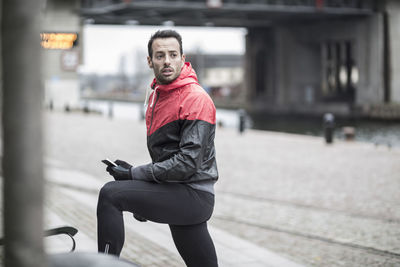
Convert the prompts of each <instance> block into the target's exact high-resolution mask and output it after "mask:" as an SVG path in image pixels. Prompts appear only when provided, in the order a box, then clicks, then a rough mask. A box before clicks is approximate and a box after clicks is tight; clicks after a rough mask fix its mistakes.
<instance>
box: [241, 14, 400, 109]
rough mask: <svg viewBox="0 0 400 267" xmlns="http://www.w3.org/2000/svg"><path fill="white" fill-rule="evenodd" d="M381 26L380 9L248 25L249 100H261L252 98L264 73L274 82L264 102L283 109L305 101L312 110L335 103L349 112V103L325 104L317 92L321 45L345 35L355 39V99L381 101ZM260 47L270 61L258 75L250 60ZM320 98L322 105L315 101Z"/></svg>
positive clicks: (356, 101) (359, 102) (303, 104)
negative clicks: (340, 16) (338, 16)
mask: <svg viewBox="0 0 400 267" xmlns="http://www.w3.org/2000/svg"><path fill="white" fill-rule="evenodd" d="M399 28H400V27H398V28H397V30H398V29H399ZM382 29H383V17H382V15H381V14H375V15H371V16H367V17H357V18H347V19H335V20H332V19H330V20H321V21H314V22H308V23H292V24H281V25H278V26H273V27H270V28H266V29H257V30H249V36H248V37H247V61H248V62H250V63H248V65H249V66H248V68H247V71H249V72H250V74H248V78H249V79H250V80H253V81H249V82H248V88H249V89H250V91H251V93H250V95H251V96H252V97H253V98H250V101H252V102H253V103H257V102H259V101H262V100H265V99H262V98H258V97H254V96H256V94H255V91H256V90H257V89H256V88H255V87H256V85H255V82H254V80H255V79H256V77H255V75H265V76H266V77H268V80H269V81H268V83H267V85H266V87H272V88H267V91H268V92H272V93H270V94H266V95H267V98H268V101H267V102H268V103H270V104H269V105H268V106H271V104H272V105H274V106H275V109H283V110H296V109H297V110H299V109H304V108H307V106H309V109H310V110H313V109H314V110H315V108H316V107H318V106H321V107H322V109H326V108H327V107H329V106H331V107H333V106H334V105H336V106H337V107H338V108H339V109H342V111H343V112H348V111H349V109H350V108H351V106H352V105H349V104H346V103H328V104H325V103H323V101H322V97H321V80H322V69H321V67H322V62H321V59H322V57H321V44H322V43H325V42H328V41H343V40H345V41H350V42H351V43H352V44H353V57H354V60H355V63H356V65H357V66H358V68H359V82H358V84H357V86H356V93H355V99H354V104H355V105H363V104H375V103H382V102H383V97H384V81H383V31H382ZM262 30H264V31H265V33H264V34H260V32H261V31H262ZM266 33H269V34H266ZM253 35H257V36H253ZM260 36H264V37H260ZM397 45H398V44H397ZM261 49H267V50H268V53H267V54H266V55H267V56H266V58H265V60H266V61H268V63H267V64H266V65H267V66H269V68H266V69H265V70H264V73H258V74H257V72H256V71H255V67H256V66H255V63H254V62H255V61H256V57H257V51H259V50H261ZM399 51H400V49H399ZM398 58H400V57H398ZM397 62H398V61H397ZM397 67H399V66H397ZM270 82H272V85H271V84H270ZM393 82H398V81H393ZM399 94H400V93H399ZM393 97H394V94H393ZM396 97H397V96H396ZM399 97H400V96H399ZM251 99H252V100H251ZM321 103H323V105H318V104H321ZM258 106H260V107H261V105H258ZM343 107H344V109H343ZM346 109H347V110H346ZM322 111H323V110H322Z"/></svg>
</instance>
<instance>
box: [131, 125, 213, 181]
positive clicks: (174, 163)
mask: <svg viewBox="0 0 400 267" xmlns="http://www.w3.org/2000/svg"><path fill="white" fill-rule="evenodd" d="M180 132H181V136H180V142H179V151H177V153H175V154H174V155H173V156H172V157H170V158H169V159H167V160H164V161H161V162H155V163H150V164H146V165H142V166H138V167H136V168H132V176H133V179H138V180H147V181H155V182H159V183H160V182H185V181H186V180H188V179H189V178H190V177H191V176H192V175H194V174H195V173H196V172H197V171H198V170H199V169H200V168H201V167H206V166H203V165H204V164H207V163H208V162H210V164H211V163H212V160H209V159H208V157H210V156H214V155H213V154H212V153H210V150H211V149H212V146H213V138H214V133H215V125H214V124H211V123H209V122H206V121H203V120H183V121H181V131H180Z"/></svg>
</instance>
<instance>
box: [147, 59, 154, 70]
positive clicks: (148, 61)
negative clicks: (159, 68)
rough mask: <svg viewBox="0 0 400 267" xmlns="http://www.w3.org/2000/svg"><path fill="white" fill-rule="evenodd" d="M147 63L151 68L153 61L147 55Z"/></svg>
mask: <svg viewBox="0 0 400 267" xmlns="http://www.w3.org/2000/svg"><path fill="white" fill-rule="evenodd" d="M147 64H148V65H149V68H150V69H152V68H153V61H151V58H150V57H149V56H147Z"/></svg>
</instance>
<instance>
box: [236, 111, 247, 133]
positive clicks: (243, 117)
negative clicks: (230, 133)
mask: <svg viewBox="0 0 400 267" xmlns="http://www.w3.org/2000/svg"><path fill="white" fill-rule="evenodd" d="M238 113H239V133H240V134H243V132H244V129H245V127H246V111H245V110H244V109H239V112H238Z"/></svg>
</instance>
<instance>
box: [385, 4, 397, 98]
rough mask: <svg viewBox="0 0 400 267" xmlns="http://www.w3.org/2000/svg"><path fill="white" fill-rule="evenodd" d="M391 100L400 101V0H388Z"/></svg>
mask: <svg viewBox="0 0 400 267" xmlns="http://www.w3.org/2000/svg"><path fill="white" fill-rule="evenodd" d="M386 12H387V14H388V30H389V31H388V34H389V36H388V37H389V40H388V41H389V44H388V47H389V57H390V59H389V60H390V63H389V71H390V75H389V77H390V78H389V79H390V80H389V88H390V102H392V103H400V1H398V0H388V1H387V6H386Z"/></svg>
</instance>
